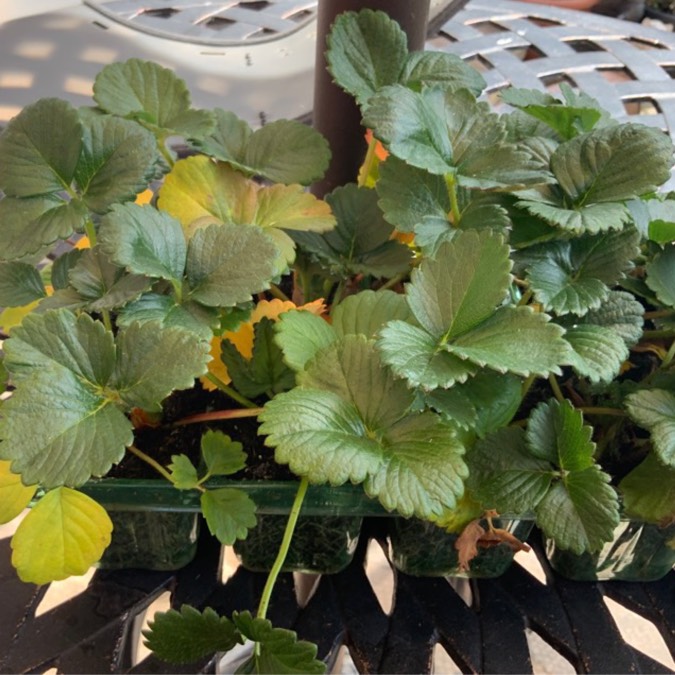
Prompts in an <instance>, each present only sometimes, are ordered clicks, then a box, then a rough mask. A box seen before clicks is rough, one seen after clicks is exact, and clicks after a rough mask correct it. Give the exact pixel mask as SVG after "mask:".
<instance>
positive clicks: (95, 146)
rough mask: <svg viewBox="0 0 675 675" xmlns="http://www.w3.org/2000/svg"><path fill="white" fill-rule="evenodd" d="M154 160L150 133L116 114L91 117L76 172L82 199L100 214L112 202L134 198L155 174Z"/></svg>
mask: <svg viewBox="0 0 675 675" xmlns="http://www.w3.org/2000/svg"><path fill="white" fill-rule="evenodd" d="M157 161H158V155H157V149H156V145H155V139H154V138H153V136H152V134H151V133H150V132H148V131H146V130H145V129H143V128H142V127H139V126H138V125H137V124H135V123H134V122H130V121H129V120H123V119H119V118H116V117H109V116H107V115H106V116H102V117H98V118H95V119H92V120H91V121H90V122H89V124H88V125H87V126H85V133H84V144H83V148H82V157H81V158H80V161H79V162H78V164H77V170H76V172H75V181H76V182H77V185H78V188H79V190H80V193H81V195H82V200H83V202H84V203H85V205H86V206H87V208H89V209H91V210H92V211H93V212H94V213H100V214H103V213H105V212H106V211H108V209H109V208H110V207H111V206H112V205H113V204H114V203H117V202H124V201H130V200H133V199H134V198H135V197H136V195H137V194H138V193H139V192H141V191H142V190H144V189H145V188H146V187H147V185H148V182H149V181H150V180H152V178H153V177H154V175H155V171H156V164H157Z"/></svg>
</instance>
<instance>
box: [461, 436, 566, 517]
mask: <svg viewBox="0 0 675 675" xmlns="http://www.w3.org/2000/svg"><path fill="white" fill-rule="evenodd" d="M467 463H468V465H469V489H470V491H471V494H473V495H474V496H475V497H476V498H477V499H478V500H479V501H480V502H481V503H482V505H483V506H484V507H485V508H488V509H496V510H497V511H499V512H500V513H526V512H528V511H531V510H532V509H534V508H535V507H536V506H537V505H538V504H539V502H540V501H541V500H542V499H543V497H544V495H545V494H546V493H547V492H548V490H549V488H550V487H551V483H552V481H553V478H554V476H555V473H554V471H553V467H552V466H551V464H550V463H549V462H547V461H545V460H544V459H540V458H538V457H536V456H533V455H532V454H531V453H530V452H528V449H527V446H526V445H525V435H524V432H523V430H522V429H520V428H518V427H503V428H501V429H498V430H497V431H495V432H494V433H492V434H490V435H489V436H487V437H486V438H484V439H481V440H479V441H478V442H477V443H476V445H475V446H474V448H473V449H472V450H471V452H470V453H469V454H468V456H467Z"/></svg>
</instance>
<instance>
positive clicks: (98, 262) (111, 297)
mask: <svg viewBox="0 0 675 675" xmlns="http://www.w3.org/2000/svg"><path fill="white" fill-rule="evenodd" d="M68 279H69V281H70V285H71V286H72V290H74V291H75V292H76V293H77V297H78V298H79V301H80V302H81V303H82V305H81V306H82V307H85V308H86V309H88V310H89V311H91V312H100V311H101V310H106V309H115V308H117V307H122V306H124V305H126V304H127V303H129V302H131V301H133V300H136V299H137V298H138V297H139V296H140V295H141V294H142V293H143V292H144V291H147V290H149V288H150V285H151V283H152V282H151V280H150V279H148V278H147V277H145V276H142V275H140V274H129V273H127V272H126V271H125V270H124V268H123V267H118V266H117V265H115V264H114V263H113V262H112V261H111V260H110V259H109V258H108V256H107V255H106V254H105V253H104V252H103V251H102V250H101V249H99V248H98V247H97V248H93V249H88V250H86V251H84V252H83V254H82V255H81V256H80V257H79V259H78V260H77V262H76V263H75V265H73V267H72V269H71V270H70V272H69V274H68ZM58 301H59V298H58V296H55V297H54V298H53V300H52V298H48V299H47V300H45V302H44V305H43V306H44V307H47V308H49V307H51V306H52V302H54V303H58Z"/></svg>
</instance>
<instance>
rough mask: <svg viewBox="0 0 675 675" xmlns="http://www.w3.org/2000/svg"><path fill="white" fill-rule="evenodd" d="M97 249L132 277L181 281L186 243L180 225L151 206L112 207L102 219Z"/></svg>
mask: <svg viewBox="0 0 675 675" xmlns="http://www.w3.org/2000/svg"><path fill="white" fill-rule="evenodd" d="M98 239H99V243H100V245H101V248H102V249H103V250H104V251H105V252H106V253H107V254H108V256H109V257H111V258H112V259H113V261H114V262H115V263H116V264H118V265H121V266H123V267H127V268H129V270H130V271H132V272H135V273H136V274H144V275H146V276H148V277H156V278H159V279H168V280H170V281H181V280H182V279H183V274H184V272H185V259H186V256H187V243H186V241H185V235H184V234H183V229H182V228H181V224H180V223H179V222H178V221H177V220H176V219H175V218H172V217H171V216H170V215H168V214H166V213H163V212H161V211H157V210H156V209H154V208H152V207H151V206H138V205H137V204H124V205H116V206H114V207H113V209H112V210H111V211H110V213H109V214H108V215H106V216H105V217H104V218H103V221H102V223H101V228H100V231H99V237H98Z"/></svg>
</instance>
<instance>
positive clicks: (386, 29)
mask: <svg viewBox="0 0 675 675" xmlns="http://www.w3.org/2000/svg"><path fill="white" fill-rule="evenodd" d="M373 35H377V40H373V39H372V36H373ZM407 57H408V47H407V38H406V35H405V33H404V32H403V30H402V29H401V27H400V26H399V25H398V24H397V23H396V22H395V21H393V20H392V19H391V18H389V17H388V16H387V15H386V14H385V13H384V12H375V11H372V10H363V11H361V12H359V13H356V12H344V13H342V14H340V15H339V16H338V17H337V19H336V20H335V22H334V24H333V27H332V29H331V32H330V35H329V37H328V51H327V52H326V58H327V60H328V68H329V70H330V73H331V74H332V76H333V78H334V79H335V81H336V82H337V83H338V84H339V85H340V86H341V87H342V88H343V89H344V90H345V91H347V92H348V93H350V94H351V95H352V96H354V97H355V98H356V101H357V103H359V105H364V104H365V103H366V102H367V101H368V99H369V98H370V97H371V96H372V95H373V94H374V93H375V92H376V91H377V90H378V89H380V88H381V87H384V86H386V85H388V84H395V83H396V82H398V81H399V78H400V75H401V71H402V70H403V67H404V65H405V63H406V60H407Z"/></svg>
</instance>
